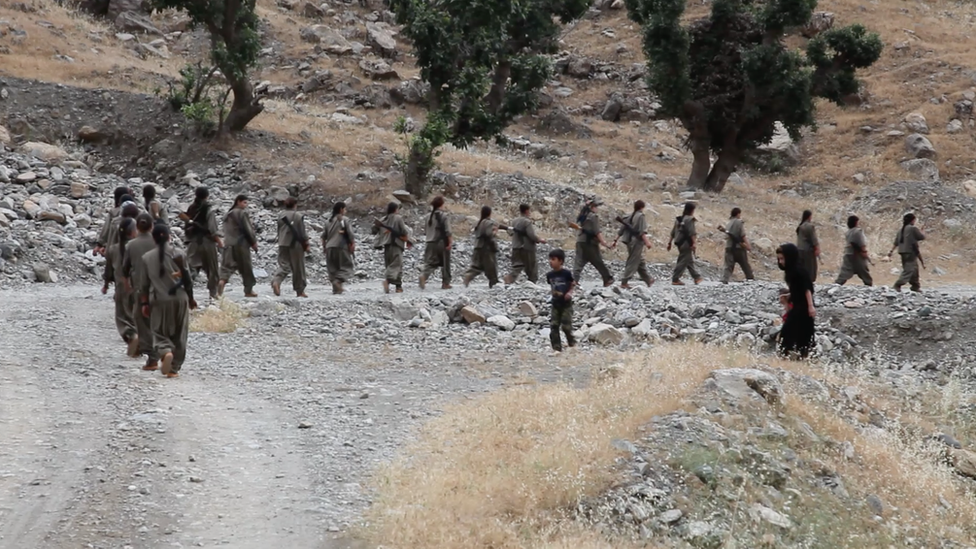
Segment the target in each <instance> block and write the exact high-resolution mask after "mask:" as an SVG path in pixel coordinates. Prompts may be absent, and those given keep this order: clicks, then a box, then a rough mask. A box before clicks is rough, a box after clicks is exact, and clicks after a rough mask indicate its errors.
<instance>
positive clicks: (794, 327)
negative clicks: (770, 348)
mask: <svg viewBox="0 0 976 549" xmlns="http://www.w3.org/2000/svg"><path fill="white" fill-rule="evenodd" d="M786 285H787V286H789V289H790V303H791V304H792V307H790V311H789V312H788V313H786V320H785V321H784V322H783V329H782V330H781V331H780V340H779V351H780V353H782V354H784V355H788V356H789V355H799V356H801V357H804V358H805V357H806V356H807V355H809V354H810V351H811V350H812V349H813V347H814V345H815V342H814V324H813V317H811V316H810V303H809V302H808V301H807V292H808V291H809V292H810V296H811V297H812V296H813V283H812V282H811V281H810V275H808V274H807V273H806V271H804V270H803V269H802V268H795V269H793V270H791V271H787V274H786Z"/></svg>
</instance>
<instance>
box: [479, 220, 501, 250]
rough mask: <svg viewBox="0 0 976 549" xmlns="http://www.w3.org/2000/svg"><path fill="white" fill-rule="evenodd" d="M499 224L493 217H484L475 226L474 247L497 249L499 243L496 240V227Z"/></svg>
mask: <svg viewBox="0 0 976 549" xmlns="http://www.w3.org/2000/svg"><path fill="white" fill-rule="evenodd" d="M496 227H497V224H496V223H495V222H494V221H492V220H491V219H482V220H481V221H479V222H478V224H477V225H475V227H474V249H476V250H480V249H483V248H488V249H489V250H492V251H494V250H497V249H498V244H497V243H496V242H495V229H496Z"/></svg>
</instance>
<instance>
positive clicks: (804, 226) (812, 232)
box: [796, 210, 820, 282]
mask: <svg viewBox="0 0 976 549" xmlns="http://www.w3.org/2000/svg"><path fill="white" fill-rule="evenodd" d="M796 247H797V249H799V250H800V263H801V264H802V266H803V270H804V271H805V272H806V273H807V274H808V275H810V282H816V281H817V261H819V259H820V240H819V239H818V238H817V227H816V226H815V225H814V224H813V212H811V211H810V210H803V215H802V216H801V217H800V224H799V225H797V227H796Z"/></svg>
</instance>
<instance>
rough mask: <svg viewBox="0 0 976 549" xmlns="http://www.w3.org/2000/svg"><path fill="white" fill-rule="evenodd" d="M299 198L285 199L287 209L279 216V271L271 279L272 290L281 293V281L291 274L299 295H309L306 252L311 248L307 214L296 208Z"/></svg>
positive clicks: (276, 293)
mask: <svg viewBox="0 0 976 549" xmlns="http://www.w3.org/2000/svg"><path fill="white" fill-rule="evenodd" d="M297 206H298V200H296V199H295V198H294V197H291V196H289V197H288V198H286V199H285V211H284V213H282V214H281V217H279V218H278V271H277V272H276V273H275V275H274V278H273V279H272V280H271V291H272V292H274V295H281V283H282V282H284V281H285V279H286V278H288V275H291V286H292V288H293V289H294V290H295V294H296V295H297V296H298V297H308V295H307V294H306V293H305V286H306V285H307V284H308V278H307V276H306V275H305V254H306V253H308V251H309V249H311V248H310V245H309V238H308V231H307V230H306V228H305V216H304V215H302V214H301V213H299V212H298V211H297V210H296V207H297Z"/></svg>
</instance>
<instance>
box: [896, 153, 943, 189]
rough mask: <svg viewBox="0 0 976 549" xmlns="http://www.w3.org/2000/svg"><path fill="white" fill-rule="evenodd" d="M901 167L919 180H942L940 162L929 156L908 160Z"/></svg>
mask: <svg viewBox="0 0 976 549" xmlns="http://www.w3.org/2000/svg"><path fill="white" fill-rule="evenodd" d="M901 167H902V168H904V169H905V171H907V172H908V173H910V174H912V176H913V177H914V178H915V179H917V180H919V181H924V182H926V183H938V182H940V181H941V180H942V179H941V177H940V176H939V166H938V164H936V163H935V161H933V160H930V159H928V158H916V159H913V160H906V161H904V162H902V163H901Z"/></svg>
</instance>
